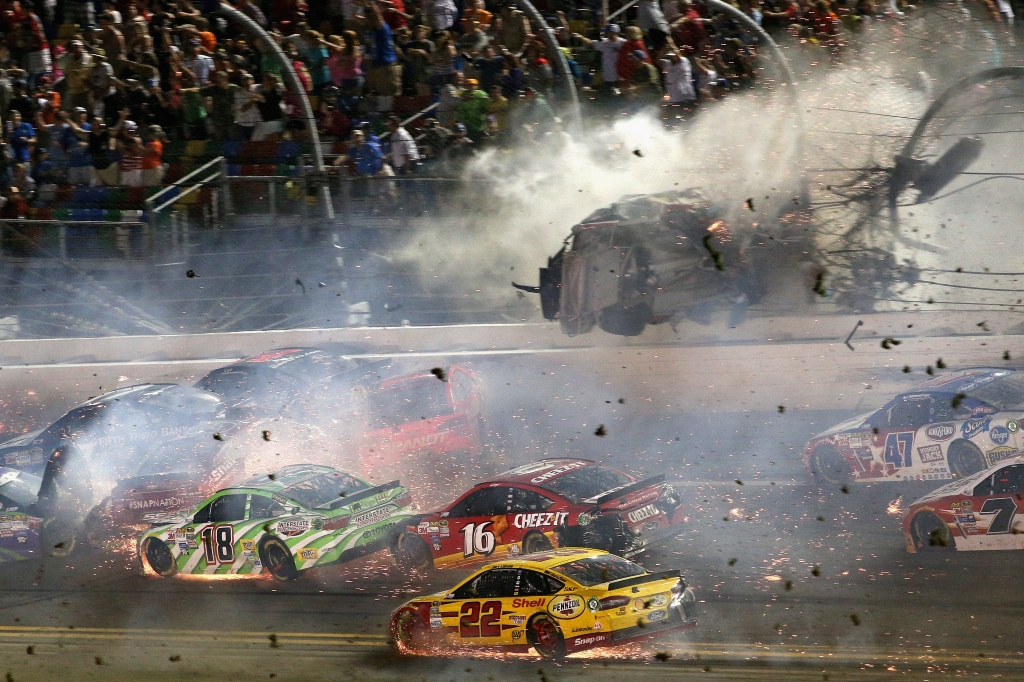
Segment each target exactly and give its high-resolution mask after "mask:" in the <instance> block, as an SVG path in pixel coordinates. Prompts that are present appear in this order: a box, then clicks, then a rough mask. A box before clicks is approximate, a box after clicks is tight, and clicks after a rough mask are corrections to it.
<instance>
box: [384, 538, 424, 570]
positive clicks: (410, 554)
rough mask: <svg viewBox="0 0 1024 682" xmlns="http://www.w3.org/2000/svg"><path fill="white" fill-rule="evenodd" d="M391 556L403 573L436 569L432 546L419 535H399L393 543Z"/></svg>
mask: <svg viewBox="0 0 1024 682" xmlns="http://www.w3.org/2000/svg"><path fill="white" fill-rule="evenodd" d="M391 556H392V557H394V559H395V563H396V564H398V567H399V568H400V569H402V570H403V571H429V570H430V569H432V568H434V555H433V554H431V552H430V546H429V545H427V543H426V542H425V541H424V540H423V538H421V537H420V536H418V535H413V534H412V533H399V534H398V535H397V536H395V539H394V540H393V541H392V542H391Z"/></svg>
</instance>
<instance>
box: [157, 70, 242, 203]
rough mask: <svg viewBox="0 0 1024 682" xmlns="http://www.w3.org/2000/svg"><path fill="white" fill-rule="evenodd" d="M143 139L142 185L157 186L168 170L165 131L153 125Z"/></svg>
mask: <svg viewBox="0 0 1024 682" xmlns="http://www.w3.org/2000/svg"><path fill="white" fill-rule="evenodd" d="M250 78H251V76H250ZM143 140H144V141H145V144H146V146H145V150H144V151H143V152H142V186H143V187H156V186H158V185H160V184H162V183H163V180H164V171H165V170H166V166H164V163H163V156H164V131H163V129H162V128H161V127H160V126H158V125H151V126H149V127H148V128H146V130H145V131H144V132H143Z"/></svg>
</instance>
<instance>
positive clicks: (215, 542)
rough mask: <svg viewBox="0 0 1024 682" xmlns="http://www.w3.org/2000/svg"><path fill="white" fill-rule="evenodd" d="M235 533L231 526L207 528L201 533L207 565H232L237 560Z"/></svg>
mask: <svg viewBox="0 0 1024 682" xmlns="http://www.w3.org/2000/svg"><path fill="white" fill-rule="evenodd" d="M234 535H235V531H234V529H233V528H232V527H231V526H217V527H216V528H215V527H214V526H207V527H206V528H204V529H203V532H202V533H200V536H201V537H202V538H203V550H204V551H205V552H206V563H207V564H218V563H219V564H230V563H233V562H234V560H235V538H234Z"/></svg>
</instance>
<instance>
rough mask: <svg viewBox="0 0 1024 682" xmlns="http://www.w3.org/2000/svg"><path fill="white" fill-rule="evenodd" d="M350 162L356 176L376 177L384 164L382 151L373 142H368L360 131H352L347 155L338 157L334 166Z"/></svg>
mask: <svg viewBox="0 0 1024 682" xmlns="http://www.w3.org/2000/svg"><path fill="white" fill-rule="evenodd" d="M349 161H351V162H352V164H353V165H354V166H355V170H356V175H376V174H377V173H379V172H380V169H381V168H382V167H383V164H384V151H383V150H382V149H381V147H380V145H379V144H377V143H375V142H369V141H367V139H366V134H365V133H364V132H363V131H362V130H354V131H352V146H351V147H349V148H348V153H347V154H345V155H344V156H340V157H338V158H337V159H335V161H334V165H335V166H341V165H343V164H345V163H346V162H349Z"/></svg>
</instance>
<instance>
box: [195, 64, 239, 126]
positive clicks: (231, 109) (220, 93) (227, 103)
mask: <svg viewBox="0 0 1024 682" xmlns="http://www.w3.org/2000/svg"><path fill="white" fill-rule="evenodd" d="M213 78H214V84H213V85H207V86H206V87H204V88H200V89H199V94H201V95H202V96H203V97H209V98H210V99H211V101H212V106H211V107H210V122H211V123H213V139H215V140H220V141H222V142H223V141H225V140H234V139H236V137H237V135H236V133H235V93H236V92H238V91H239V90H240V89H241V88H239V86H237V85H235V84H234V83H231V82H229V81H228V74H227V73H226V72H224V71H218V72H217V73H216V74H214V77H213Z"/></svg>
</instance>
